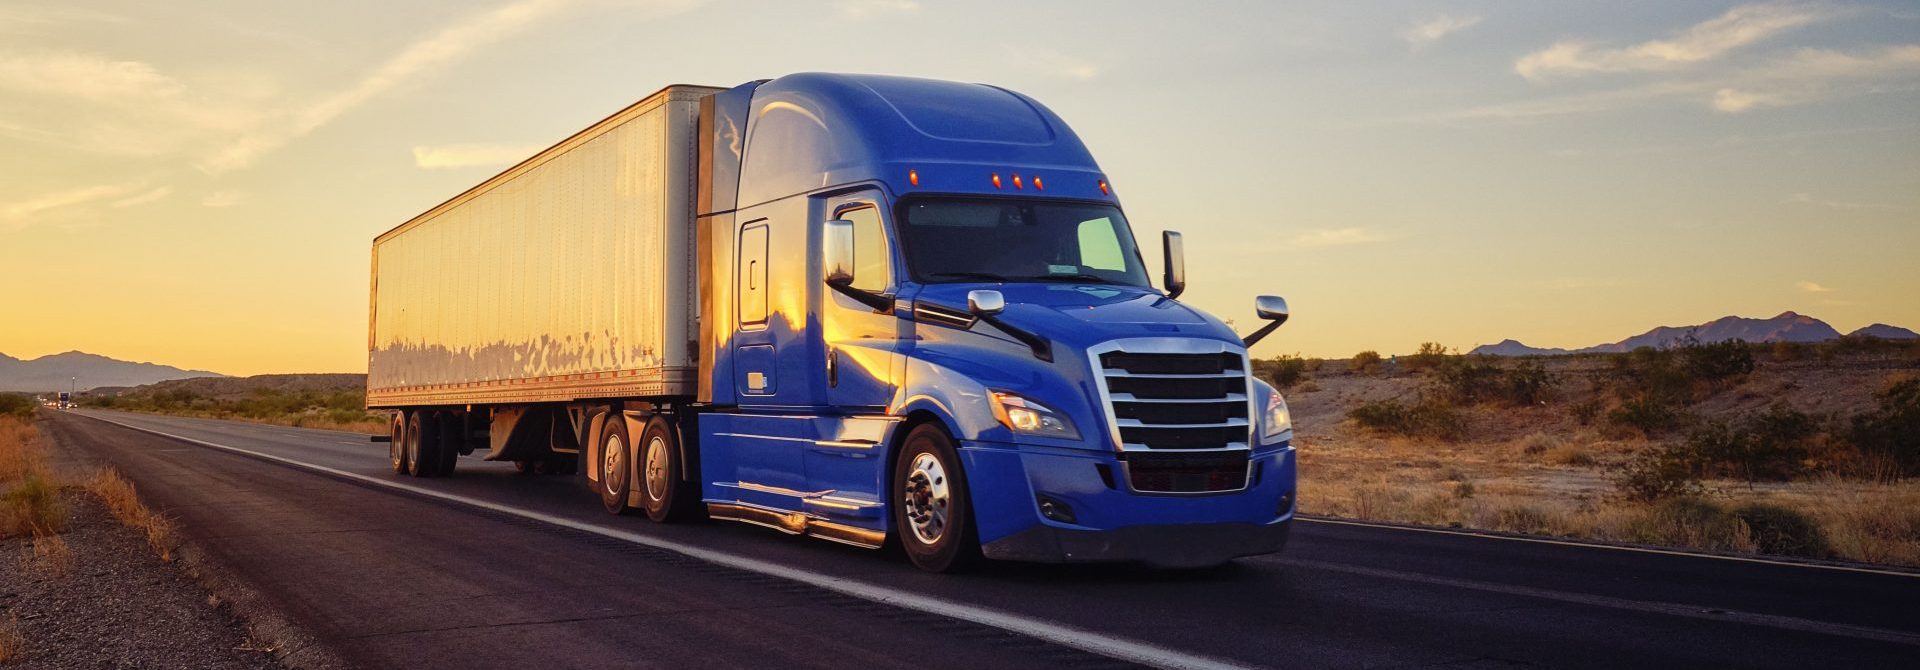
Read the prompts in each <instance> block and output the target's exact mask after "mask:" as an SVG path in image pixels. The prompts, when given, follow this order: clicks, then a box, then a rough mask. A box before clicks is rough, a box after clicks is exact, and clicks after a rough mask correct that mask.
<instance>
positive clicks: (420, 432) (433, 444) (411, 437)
mask: <svg viewBox="0 0 1920 670" xmlns="http://www.w3.org/2000/svg"><path fill="white" fill-rule="evenodd" d="M439 452H440V420H439V418H438V417H437V416H435V415H434V414H433V413H432V412H414V413H413V416H411V417H409V418H408V419H407V474H410V475H413V476H415V477H432V476H433V467H434V462H435V461H437V460H439V458H438V456H439Z"/></svg>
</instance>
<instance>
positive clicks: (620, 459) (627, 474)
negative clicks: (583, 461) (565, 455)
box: [593, 412, 633, 514]
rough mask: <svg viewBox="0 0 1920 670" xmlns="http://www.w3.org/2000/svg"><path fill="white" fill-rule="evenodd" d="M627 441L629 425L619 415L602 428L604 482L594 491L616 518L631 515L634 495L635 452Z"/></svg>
mask: <svg viewBox="0 0 1920 670" xmlns="http://www.w3.org/2000/svg"><path fill="white" fill-rule="evenodd" d="M631 444H632V442H630V441H628V440H627V422H626V420H625V419H624V418H623V417H622V416H621V415H620V413H619V412H615V413H613V415H612V416H608V417H607V420H606V423H605V424H604V425H603V426H602V427H601V428H600V461H599V462H597V463H594V464H593V465H594V467H597V468H600V481H599V483H598V485H596V486H594V490H595V491H598V492H599V493H600V506H601V507H605V508H606V510H607V512H609V513H612V514H626V513H627V497H628V495H629V494H630V493H631V492H632V491H633V448H632V447H631V446H630V445H631Z"/></svg>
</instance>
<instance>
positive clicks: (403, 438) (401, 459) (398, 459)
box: [387, 412, 407, 475]
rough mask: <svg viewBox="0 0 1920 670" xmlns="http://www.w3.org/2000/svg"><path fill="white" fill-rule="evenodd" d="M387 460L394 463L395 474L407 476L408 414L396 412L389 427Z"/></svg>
mask: <svg viewBox="0 0 1920 670" xmlns="http://www.w3.org/2000/svg"><path fill="white" fill-rule="evenodd" d="M387 458H388V459H390V460H392V461H393V474H396V475H404V474H407V413H406V412H394V413H393V420H392V421H390V422H388V425H387Z"/></svg>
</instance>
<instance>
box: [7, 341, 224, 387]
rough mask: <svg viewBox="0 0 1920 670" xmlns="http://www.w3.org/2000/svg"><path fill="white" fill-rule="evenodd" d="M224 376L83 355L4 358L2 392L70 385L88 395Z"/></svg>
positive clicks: (77, 353)
mask: <svg viewBox="0 0 1920 670" xmlns="http://www.w3.org/2000/svg"><path fill="white" fill-rule="evenodd" d="M222 376H225V375H221V374H218V373H214V372H208V371H206V370H182V369H180V368H176V367H173V366H171V365H160V364H157V363H135V362H132V361H122V360H117V359H113V358H108V357H106V356H101V355H98V354H89V353H84V352H79V351H69V352H67V353H64V354H53V355H51V356H41V357H39V358H35V359H31V360H20V359H18V358H14V357H12V356H8V355H6V354H0V391H25V392H31V393H44V392H49V391H65V390H67V387H68V386H69V385H70V384H71V385H73V386H75V387H77V388H79V390H82V391H85V390H87V389H90V388H95V387H100V386H141V385H145V384H152V383H154V382H161V381H166V380H169V379H188V378H192V377H222Z"/></svg>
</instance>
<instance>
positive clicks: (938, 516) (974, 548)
mask: <svg viewBox="0 0 1920 670" xmlns="http://www.w3.org/2000/svg"><path fill="white" fill-rule="evenodd" d="M888 488H889V489H891V493H892V496H893V498H892V503H893V504H892V505H890V507H892V508H893V530H894V534H896V535H898V536H899V537H900V549H901V550H902V551H904V552H905V553H906V554H907V560H910V561H913V565H914V566H915V567H918V568H920V569H921V570H925V571H927V572H964V571H966V570H968V569H970V568H972V567H974V566H975V565H976V564H978V563H979V562H980V535H979V531H978V529H977V528H976V527H975V525H974V522H973V497H972V495H971V494H970V493H969V490H968V488H967V473H966V472H965V471H963V470H962V469H961V467H960V452H959V450H957V449H955V448H954V443H953V438H952V437H949V436H948V435H947V431H946V430H945V429H944V428H942V427H941V426H940V425H939V424H937V423H923V424H920V425H918V426H914V428H913V430H912V431H911V432H908V433H907V439H906V440H905V441H904V442H902V443H901V445H900V457H899V459H898V460H896V461H895V462H894V468H893V483H892V484H891V485H890V486H889V487H888Z"/></svg>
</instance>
